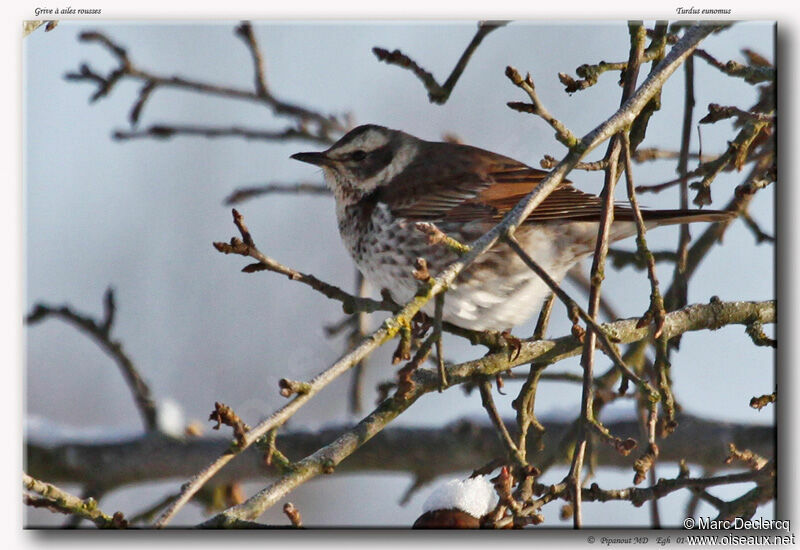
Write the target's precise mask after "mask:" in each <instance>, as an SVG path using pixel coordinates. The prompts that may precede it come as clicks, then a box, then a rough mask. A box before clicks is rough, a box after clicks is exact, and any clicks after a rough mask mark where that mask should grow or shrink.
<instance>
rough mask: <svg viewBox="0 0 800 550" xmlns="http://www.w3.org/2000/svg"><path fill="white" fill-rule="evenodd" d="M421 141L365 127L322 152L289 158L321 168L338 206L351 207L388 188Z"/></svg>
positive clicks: (412, 137) (399, 133)
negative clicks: (378, 190) (345, 205)
mask: <svg viewBox="0 0 800 550" xmlns="http://www.w3.org/2000/svg"><path fill="white" fill-rule="evenodd" d="M419 143H420V140H418V139H417V138H415V137H414V136H411V135H409V134H406V133H404V132H400V131H397V130H391V129H389V128H384V127H383V126H377V125H374V124H365V125H363V126H359V127H357V128H354V129H353V130H351V131H350V132H348V133H347V134H345V135H344V136H343V137H342V138H341V139H340V140H339V141H337V142H336V143H334V144H333V145H331V147H330V148H328V149H326V150H325V151H321V152H314V153H296V154H294V155H292V158H293V159H295V160H299V161H301V162H307V163H309V164H314V165H316V166H320V167H321V168H322V170H323V172H324V173H325V182H326V183H327V184H328V187H330V188H331V191H333V194H334V196H335V197H336V200H337V202H341V203H343V204H354V203H355V202H358V201H359V200H360V199H361V198H363V197H364V196H365V195H368V194H370V193H371V192H372V191H374V190H375V189H376V188H377V187H379V186H380V185H384V184H387V183H388V182H390V181H391V180H392V179H393V178H394V177H395V176H396V175H397V174H399V173H400V172H402V171H403V170H404V169H405V168H406V167H407V166H408V165H409V164H410V163H411V161H412V160H413V159H414V157H415V155H416V152H417V149H418V144H419Z"/></svg>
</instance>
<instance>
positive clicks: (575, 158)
mask: <svg viewBox="0 0 800 550" xmlns="http://www.w3.org/2000/svg"><path fill="white" fill-rule="evenodd" d="M717 28H719V26H718V25H696V26H693V27H691V28H689V29H688V30H687V31H686V33H685V35H684V36H683V38H682V39H681V40H680V41H679V42H678V43H677V44H676V45H675V46H674V47H673V48H672V50H670V52H669V54H667V56H666V57H665V58H664V60H663V61H662V62H661V63H660V64H659V67H658V69H657V70H655V71H653V72H651V73H650V75H649V76H648V78H647V79H646V80H645V82H644V83H643V84H642V86H641V87H640V88H639V89H638V90H637V92H636V93H635V94H633V96H632V97H631V98H630V99H629V100H628V101H627V102H626V103H625V104H624V105H623V106H622V107H621V108H620V109H619V110H618V111H617V112H616V113H615V114H614V115H612V116H611V118H609V119H608V120H607V121H605V122H604V123H603V124H601V125H600V126H598V127H597V128H595V130H593V131H592V132H590V133H589V134H587V135H586V136H585V137H584V138H583V139H582V140H581V142H580V143H579V144H578V145H577V146H576V147H574V148H573V149H571V150H570V151H569V152H568V154H567V155H566V157H565V158H564V159H563V160H562V161H561V163H559V165H558V166H557V167H556V168H555V169H554V170H553V171H551V172H550V174H549V175H548V176H547V177H546V178H545V179H544V180H543V181H542V182H541V183H540V184H539V185H538V186H537V187H536V188H535V189H534V190H533V191H531V193H530V194H528V195H527V196H526V197H525V198H523V199H522V200H520V202H519V203H518V204H517V205H516V206H515V207H514V208H513V209H511V210H510V211H509V212H508V214H506V216H505V217H504V218H503V220H502V221H501V222H500V223H499V224H498V225H496V226H495V227H494V228H493V229H491V230H490V231H488V232H487V233H486V234H484V235H483V236H482V237H480V238H479V239H478V240H476V241H475V242H474V243H472V244H471V245H470V251H469V252H468V253H466V254H465V255H464V256H462V257H460V258H459V259H457V260H456V261H454V262H453V263H452V264H450V265H449V266H448V267H446V268H445V269H444V270H443V271H442V272H440V273H439V274H438V276H437V277H435V278H431V279H430V281H428V283H427V286H426V287H425V288H422V289H421V290H420V291H419V292H418V293H417V295H416V296H415V297H414V298H413V299H412V300H411V301H410V302H409V303H407V304H406V305H405V306H404V307H403V309H402V310H401V311H400V312H398V313H397V314H395V315H394V316H393V317H392V318H390V319H387V320H386V321H385V322H384V324H383V326H382V327H381V328H380V329H378V330H377V331H376V332H374V333H373V334H372V335H371V336H370V337H368V338H367V339H366V340H365V341H364V343H362V344H361V345H360V346H359V347H358V348H357V349H356V350H354V351H353V352H351V353H350V354H347V355H346V356H345V357H343V358H342V359H340V360H339V361H337V362H336V363H335V364H334V365H332V366H331V367H329V368H328V369H326V370H325V371H323V373H321V374H320V375H318V376H317V377H316V378H315V379H313V380H312V381H311V382H309V387H310V390H309V392H308V393H304V394H302V395H298V396H297V397H296V398H295V400H294V401H292V402H291V403H290V404H289V405H287V406H286V407H284V408H282V409H281V410H279V411H278V412H276V413H275V414H273V416H272V417H270V418H269V419H267V420H266V421H265V422H263V423H262V424H260V425H259V426H257V427H256V428H254V429H253V434H254V437H258V436H260V435H263V434H265V433H267V432H268V431H269V430H270V429H272V428H273V427H275V426H277V425H280V424H281V423H283V422H285V420H286V419H287V418H288V417H289V416H290V415H291V414H293V413H294V412H295V410H296V409H298V408H299V407H300V406H302V405H303V404H304V403H305V402H306V401H307V400H308V399H309V398H310V396H312V395H314V394H316V393H317V392H318V391H320V390H321V389H322V388H323V387H324V386H325V385H327V384H328V383H329V382H330V381H332V380H333V379H334V378H336V377H337V376H339V375H340V374H342V373H343V372H345V371H347V370H348V369H349V368H350V367H351V366H352V365H353V364H355V363H356V362H358V361H360V360H361V359H362V358H363V357H365V356H366V355H367V354H369V353H370V352H372V351H373V350H374V349H376V348H377V347H378V346H380V345H381V344H383V343H384V342H386V341H388V340H390V339H391V338H393V337H394V336H395V335H396V334H397V333H398V332H399V330H400V328H401V327H403V326H408V324H409V323H410V322H411V318H412V317H413V316H414V315H415V314H416V313H417V312H418V311H419V310H420V308H421V307H422V306H423V305H424V304H425V303H427V302H428V301H429V300H430V299H432V298H433V297H434V296H435V295H437V294H439V293H441V292H443V291H445V290H446V289H447V287H448V286H449V285H450V284H451V283H452V282H453V281H454V280H455V278H456V277H457V276H458V275H459V273H461V271H462V270H463V269H464V268H465V267H466V266H468V265H470V264H471V263H472V262H473V261H474V260H475V259H476V258H477V257H478V256H480V255H481V254H483V253H484V252H486V251H487V250H488V249H489V248H491V247H492V246H493V245H494V244H495V243H496V242H497V240H498V239H499V238H500V237H501V236H502V235H508V234H513V231H514V228H515V227H518V226H519V224H520V223H521V222H522V221H524V219H525V218H527V217H528V215H529V214H530V213H531V212H532V211H533V209H534V208H536V207H537V206H538V205H539V204H540V203H541V202H542V201H543V200H544V199H545V197H546V196H547V195H548V194H549V193H550V192H552V191H553V190H554V189H555V188H556V187H558V186H559V185H560V183H561V181H562V180H563V178H564V176H565V175H566V173H567V172H568V171H569V170H570V169H572V167H573V166H574V165H575V164H576V163H577V162H579V161H580V160H581V159H582V158H583V156H585V155H586V154H588V153H589V152H590V151H591V150H593V149H594V148H595V147H597V146H598V145H599V144H601V143H602V142H604V141H605V140H607V139H609V138H610V137H611V136H612V135H614V134H616V133H617V132H619V131H621V130H622V129H624V128H625V127H627V126H628V125H629V124H630V123H631V122H632V121H633V120H634V119H635V117H636V115H637V114H638V113H639V111H640V110H641V109H642V108H643V107H644V106H645V105H646V104H647V102H648V101H649V100H650V98H651V97H653V95H655V94H656V93H657V92H658V90H659V89H660V88H661V86H662V85H663V84H664V82H666V80H667V79H668V78H669V76H670V75H671V74H672V73H673V72H675V70H676V69H677V68H678V66H680V64H681V63H682V62H683V61H684V60H685V59H686V57H687V56H688V55H690V54H691V52H692V51H693V50H694V49H695V48H696V47H697V44H699V42H700V41H701V40H702V39H703V38H705V37H706V36H707V35H708V34H710V33H711V32H713V31H714V30H716V29H717ZM240 244H241V243H233V242H232V243H231V247H234V246H235V247H239V245H240ZM231 251H233V250H231ZM517 359H518V357H517ZM528 361H530V359H529V360H528ZM504 364H505V365H506V368H508V366H507V365H508V359H507V358H506V359H505V360H504ZM420 372H424V371H423V370H421V369H417V371H416V372H415V374H414V376H417V375H418V373H420ZM455 375H456V374H453V376H455ZM448 381H451V383H452V377H451V374H450V372H449V371H448ZM435 386H436V388H438V387H439V377H438V376H435ZM410 395H411V396H413V395H415V392H414V390H412V392H411V394H410ZM408 399H410V400H412V401H413V400H415V399H416V398H414V399H411V397H409V398H408ZM404 402H407V401H404ZM385 403H387V401H384V404H385ZM408 404H409V405H410V403H408ZM400 412H401V411H396V412H395V411H391V410H388V411H387V410H383V409H379V410H376V411H375V412H374V413H373V414H372V415H370V416H369V417H367V418H365V419H364V420H362V422H361V423H360V424H359V425H358V427H357V428H356V429H358V430H360V431H359V432H358V434H352V435H351V436H350V437H349V438H348V440H347V442H346V445H345V448H346V450H347V452H346V454H345V456H347V455H348V454H350V453H351V452H352V451H353V450H355V448H357V447H358V444H357V443H358V441H359V440H360V441H361V442H362V443H363V441H366V440H367V439H369V438H370V437H372V435H373V434H374V433H375V432H374V431H373V430H374V429H375V422H378V423H380V422H384V423H385V422H388V420H391V419H392V418H394V416H396V415H397V414H399V413H400ZM375 415H377V417H376V416H375ZM248 435H249V434H248ZM248 442H250V439H249V438H248ZM322 451H323V450H320V452H322ZM232 456H233V455H226V456H223V457H221V458H220V459H219V460H218V461H215V462H214V463H212V464H211V465H210V466H209V467H207V468H206V469H205V470H203V471H202V472H200V473H199V474H198V475H197V476H196V477H195V478H194V479H192V480H191V481H190V482H189V483H188V484H187V485H186V489H185V491H184V493H183V494H182V496H181V497H180V498H179V499H178V500H177V501H176V504H175V506H173V507H171V508H170V509H169V510H167V512H166V513H165V514H163V515H162V516H161V518H160V519H159V521H158V522H157V524H156V525H157V526H159V527H163V526H164V525H166V524H167V523H168V522H169V520H170V519H171V518H172V516H173V515H174V513H175V512H176V511H177V510H178V509H179V508H180V507H182V506H183V505H184V504H185V503H186V502H188V500H189V498H191V496H192V495H193V494H194V493H195V492H197V490H198V489H199V488H200V487H201V486H202V485H203V483H205V481H207V480H208V479H209V478H210V477H211V476H212V475H213V474H214V473H215V472H216V471H218V470H219V469H220V468H221V467H222V466H223V465H224V464H225V463H227V462H228V460H230V458H229V457H232ZM309 459H310V457H309ZM312 462H313V461H312ZM323 463H324V464H323ZM331 464H332V462H331V460H330V459H329V457H327V456H324V455H323V456H322V461H321V462H320V461H316V462H313V463H312V464H309V465H308V468H307V469H302V472H301V473H297V474H296V476H297V477H292V478H291V479H288V480H287V479H284V480H282V481H281V480H279V481H278V482H277V483H276V484H275V485H273V486H274V487H276V489H275V490H270V489H269V488H267V489H265V490H263V491H261V492H260V493H258V494H257V495H256V496H254V497H252V499H250V501H247V502H245V503H243V504H242V505H240V506H242V507H244V506H245V505H247V507H252V508H253V510H251V511H248V512H241V510H242V508H239V510H240V512H239V513H240V514H244V515H248V514H253V513H255V514H256V515H258V514H260V512H261V511H262V510H263V509H265V507H264V504H265V503H269V502H270V499H271V498H272V495H274V494H285V493H286V492H288V491H289V490H291V489H292V488H293V487H295V486H296V485H298V484H300V483H302V482H303V481H304V480H305V479H309V478H311V477H314V476H315V475H317V474H319V473H321V472H323V471H326V470H327V471H329V470H330V466H331ZM323 466H324V468H323ZM248 502H249V503H250V504H248ZM254 502H255V503H254ZM267 505H268V504H267Z"/></svg>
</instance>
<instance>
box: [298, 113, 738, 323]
mask: <svg viewBox="0 0 800 550" xmlns="http://www.w3.org/2000/svg"><path fill="white" fill-rule="evenodd" d="M291 158H292V159H295V160H298V161H302V162H305V163H310V164H312V165H315V166H318V167H321V168H322V172H323V175H324V179H325V183H326V185H327V186H328V187H329V188H330V190H331V191H332V193H333V196H334V199H335V202H336V219H337V224H338V229H339V234H340V236H341V239H342V242H343V243H344V245H345V248H346V249H347V250H348V252H349V253H350V255H351V256H352V258H353V260H354V261H355V263H356V265H357V267H358V269H359V270H360V271H361V273H362V274H363V275H364V277H365V278H366V280H367V281H368V282H369V283H370V284H371V285H373V286H375V287H376V288H378V289H385V290H387V291H388V292H389V293H390V295H391V298H392V299H393V300H394V301H395V302H397V303H400V304H403V303H406V302H408V301H409V300H410V299H411V298H413V297H414V295H415V294H416V293H417V291H418V288H419V286H418V285H419V281H418V280H417V279H415V278H414V276H413V275H412V271H413V266H414V265H415V261H416V260H417V258H424V259H425V260H426V262H427V267H428V270H429V272H430V273H432V274H436V273H438V272H439V271H440V270H441V269H443V268H444V267H446V266H447V265H449V264H450V263H451V262H453V261H455V260H456V259H457V258H458V254H457V252H456V251H454V250H452V249H451V248H450V247H447V246H443V245H441V244H431V243H430V241H429V238H428V236H427V235H426V234H424V233H423V232H421V231H420V230H419V229H418V223H419V222H426V223H428V224H433V225H435V227H436V228H437V229H438V230H440V231H442V232H444V233H445V234H446V235H447V236H449V237H452V238H453V239H456V240H457V241H459V242H461V243H465V244H468V243H470V242H473V241H474V240H476V239H477V238H479V237H480V236H481V235H483V234H484V233H486V232H487V231H489V230H490V229H491V228H492V227H493V226H495V225H496V224H497V223H498V222H499V221H500V220H501V219H502V218H503V216H504V215H505V214H506V213H507V212H508V211H509V210H510V209H511V208H513V207H514V206H515V205H516V204H517V202H519V200H520V199H522V198H523V197H524V196H525V195H527V194H528V193H530V192H531V191H532V190H533V188H534V187H536V185H538V184H539V183H540V182H541V181H542V180H543V179H544V178H545V177H546V176H547V175H548V172H546V171H543V170H540V169H537V168H532V167H530V166H528V165H526V164H524V163H522V162H520V161H517V160H514V159H512V158H510V157H507V156H503V155H500V154H498V153H493V152H491V151H487V150H484V149H479V148H477V147H473V146H470V145H465V144H460V143H452V142H434V141H426V140H423V139H420V138H417V137H415V136H412V135H411V134H408V133H405V132H402V131H399V130H393V129H389V128H386V127H383V126H379V125H375V124H365V125H362V126H358V127H356V128H354V129H352V130H350V131H349V132H348V133H346V134H345V135H344V136H342V137H341V138H340V139H339V140H338V141H336V143H334V144H333V145H332V146H330V147H329V148H328V149H326V150H324V151H319V152H304V153H296V154H294V155H292V156H291ZM602 211H603V203H602V200H601V198H600V197H598V196H596V195H592V194H590V193H586V192H583V191H580V190H579V189H577V188H575V187H574V186H573V185H572V183H571V182H569V181H567V180H565V181H564V182H563V183H562V184H561V185H560V186H558V187H557V188H556V189H555V190H554V191H552V192H551V193H550V194H549V195H548V196H547V197H546V198H545V199H544V200H543V201H542V202H541V204H539V205H538V206H537V207H536V208H535V209H534V210H533V212H532V213H531V214H530V215H529V216H528V218H527V219H526V220H525V221H524V223H522V224H521V225H520V226H519V227H518V228H517V229H516V232H515V234H514V236H515V238H516V239H517V240H518V241H519V243H520V245H521V247H522V248H523V249H524V250H525V252H527V254H528V255H530V257H531V258H533V260H534V261H535V262H536V263H538V264H539V265H540V266H541V267H542V268H543V269H544V271H545V272H547V274H548V275H550V277H551V278H552V279H553V280H555V281H556V282H557V283H559V284H560V282H561V281H562V280H563V278H564V276H565V275H566V273H567V271H569V269H570V268H571V267H573V266H574V265H575V264H576V263H577V262H579V261H580V260H581V259H583V258H585V257H587V256H589V255H590V254H592V253H593V252H594V249H595V243H596V240H597V232H598V226H599V222H600V217H601V214H602ZM731 216H732V213H730V212H726V211H713V210H691V209H678V210H646V209H642V217H643V220H644V223H645V226H646V228H648V229H650V228H652V227H655V226H661V225H670V224H682V223H689V222H717V221H723V220H727V219H729V218H730V217H731ZM635 234H636V225H635V218H634V214H633V210H632V209H631V208H630V206H629V205H627V204H625V203H617V204H615V206H614V222H613V224H612V228H611V233H610V241H609V242H614V241H618V240H620V239H624V238H627V237H630V236H633V235H635ZM550 292H551V291H550V288H549V287H548V286H547V284H546V283H545V282H544V281H543V280H542V279H540V278H539V277H538V276H537V275H536V274H535V273H534V272H533V271H532V270H531V269H530V268H529V267H528V266H526V265H525V264H524V263H523V261H522V260H521V259H520V258H519V256H518V255H517V254H516V253H515V252H514V251H513V250H512V249H511V248H510V247H509V246H508V244H506V243H503V242H500V243H498V244H496V245H495V246H493V247H492V248H491V249H489V250H488V251H487V252H485V253H484V254H482V255H480V256H479V257H478V258H477V259H476V260H475V261H474V262H473V263H471V264H470V265H469V266H467V267H466V268H465V269H464V270H463V271H462V272H461V273H460V274H459V276H458V277H457V278H456V279H455V280H454V281H453V282H452V284H450V285H449V287H448V290H447V292H446V293H445V296H444V305H443V310H442V319H443V320H444V321H445V322H449V323H452V324H454V325H456V326H459V327H462V328H465V329H469V330H476V331H484V330H498V331H506V330H510V329H512V328H513V327H515V326H517V325H519V324H521V323H523V322H525V321H527V320H528V319H530V318H532V317H533V316H534V315H536V314H537V313H538V312H539V310H540V309H541V305H542V303H543V302H544V300H545V299H546V298H547V297H548V296H549V294H550ZM422 311H423V312H425V313H426V314H428V315H433V312H434V308H433V305H432V303H430V302H429V303H427V304H426V305H425V306H424V307H423V309H422Z"/></svg>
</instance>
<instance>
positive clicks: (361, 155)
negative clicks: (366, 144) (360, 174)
mask: <svg viewBox="0 0 800 550" xmlns="http://www.w3.org/2000/svg"><path fill="white" fill-rule="evenodd" d="M350 158H351V159H353V160H364V159H365V158H367V153H365V152H364V151H362V150H360V149H359V150H358V151H353V152H352V153H351V154H350Z"/></svg>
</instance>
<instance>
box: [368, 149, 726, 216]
mask: <svg viewBox="0 0 800 550" xmlns="http://www.w3.org/2000/svg"><path fill="white" fill-rule="evenodd" d="M427 145H428V147H426V148H425V150H424V151H425V153H426V154H419V155H418V158H417V159H416V160H415V162H414V163H413V164H412V165H411V166H409V167H408V169H407V170H406V171H404V172H403V173H401V174H400V175H398V176H397V177H396V178H395V180H392V181H391V182H390V183H389V184H388V185H386V186H383V187H380V188H379V189H378V190H377V191H376V192H375V193H374V194H373V195H372V196H371V197H370V198H371V199H372V200H376V201H379V202H383V203H385V204H387V205H389V206H390V208H391V210H392V213H393V214H394V215H396V216H399V217H402V218H406V219H408V220H410V221H432V222H454V223H468V222H473V221H482V222H487V223H497V222H498V221H499V220H500V219H501V218H502V217H503V216H505V215H506V214H507V213H508V211H509V210H511V209H512V208H514V206H515V205H516V204H517V203H518V202H519V201H520V200H521V199H522V198H523V197H525V195H527V194H528V193H530V192H531V191H532V190H533V189H534V188H535V187H536V186H537V185H538V184H539V183H541V181H542V180H543V179H544V178H545V177H547V175H548V174H549V172H545V171H543V170H538V169H536V168H531V167H530V166H527V165H525V164H522V163H521V162H518V161H516V160H514V159H511V158H509V157H503V156H501V155H497V154H494V153H491V152H489V151H484V150H483V149H478V148H475V147H469V146H467V145H455V144H450V143H433V142H427ZM443 173H444V174H451V175H450V176H448V177H445V178H442V177H441V174H443ZM410 174H414V175H415V177H414V178H413V179H412V178H411V176H410ZM602 212H603V203H602V200H601V199H600V197H598V196H596V195H592V194H590V193H584V192H583V191H580V190H578V189H575V188H574V187H573V186H572V184H571V182H570V181H568V180H564V182H563V183H562V184H561V185H560V186H559V187H558V188H556V189H555V190H554V191H553V192H552V193H550V194H549V195H548V196H547V197H546V198H545V199H544V200H543V201H542V203H541V204H539V206H537V207H536V209H534V211H533V212H532V213H531V215H530V216H528V218H527V219H526V220H525V223H526V224H533V223H541V222H546V221H599V220H600V218H601V215H602ZM642 216H643V218H644V220H645V221H655V222H658V223H659V224H668V223H688V222H690V221H721V220H725V219H730V217H731V215H730V214H729V213H725V212H716V211H699V210H646V209H642ZM614 218H615V219H618V220H620V221H632V220H633V211H632V210H631V208H630V206H628V204H627V203H617V204H616V205H615V206H614Z"/></svg>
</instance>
